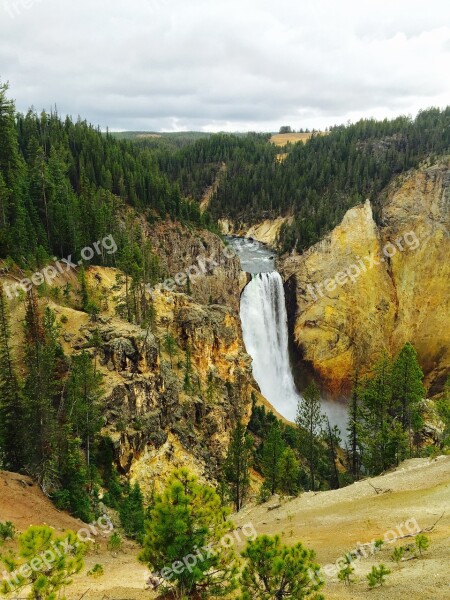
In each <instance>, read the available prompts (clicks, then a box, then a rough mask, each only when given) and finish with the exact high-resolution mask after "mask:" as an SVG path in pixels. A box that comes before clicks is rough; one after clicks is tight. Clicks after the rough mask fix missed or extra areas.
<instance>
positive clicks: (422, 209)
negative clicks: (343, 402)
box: [280, 157, 450, 395]
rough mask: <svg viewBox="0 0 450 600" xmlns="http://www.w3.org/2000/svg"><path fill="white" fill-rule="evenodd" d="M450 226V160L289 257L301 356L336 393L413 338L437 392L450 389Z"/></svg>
mask: <svg viewBox="0 0 450 600" xmlns="http://www.w3.org/2000/svg"><path fill="white" fill-rule="evenodd" d="M375 211H377V214H375V215H374V212H375ZM449 228H450V162H449V158H448V157H446V158H443V159H442V160H440V161H437V162H432V163H430V162H429V163H425V164H423V165H422V166H421V168H420V169H418V170H413V171H411V172H409V173H407V174H405V175H402V176H399V177H398V178H397V179H396V180H394V181H393V182H392V184H391V185H390V186H389V187H388V188H387V190H386V191H385V192H384V194H383V195H382V196H381V197H380V198H378V199H377V200H376V201H375V203H374V204H371V203H370V202H369V201H366V202H365V203H364V204H362V205H359V206H358V207H355V208H353V209H351V210H349V211H348V212H347V213H346V215H345V217H344V219H343V220H342V222H341V223H340V224H339V225H338V226H337V227H336V228H335V229H334V230H333V231H332V232H331V233H330V234H329V235H328V236H326V237H325V238H324V239H323V240H322V241H321V242H319V243H318V244H315V245H314V246H312V247H311V248H309V249H308V250H307V251H306V252H304V253H303V254H300V255H292V256H287V257H285V259H283V260H282V261H280V270H281V272H282V274H283V277H284V279H285V282H286V289H287V297H288V312H289V313H290V321H291V327H292V333H293V337H294V339H295V344H296V347H297V349H298V357H299V360H300V361H302V362H305V363H306V364H308V365H310V367H311V368H312V369H313V370H314V372H315V373H316V374H317V376H318V377H319V378H320V380H321V381H322V382H323V384H324V386H325V387H326V388H327V389H328V390H330V391H331V392H332V393H333V394H335V395H337V394H340V393H345V392H346V391H348V389H349V386H350V382H351V380H352V378H353V374H354V371H355V369H357V368H359V369H360V372H361V373H365V372H367V370H368V369H369V368H370V366H371V365H372V364H373V363H374V362H375V361H376V360H377V358H378V357H379V356H380V354H381V352H382V350H383V349H386V350H387V351H388V352H391V353H396V352H398V350H399V349H400V348H401V346H402V345H403V344H404V343H406V342H407V341H410V342H411V343H413V344H414V346H415V347H416V349H417V352H418V354H419V360H420V363H421V365H422V368H423V370H424V372H425V375H426V378H425V382H426V384H427V385H428V387H429V388H430V393H431V395H433V394H435V393H437V392H439V391H440V390H441V389H442V387H443V385H444V383H445V379H446V377H447V374H448V371H449V368H450V338H449V331H450V322H449V315H450V306H449V301H450V288H449V281H450V273H449V271H448V269H449V262H448V256H449V254H450V238H449ZM402 242H403V243H402ZM372 258H373V260H372Z"/></svg>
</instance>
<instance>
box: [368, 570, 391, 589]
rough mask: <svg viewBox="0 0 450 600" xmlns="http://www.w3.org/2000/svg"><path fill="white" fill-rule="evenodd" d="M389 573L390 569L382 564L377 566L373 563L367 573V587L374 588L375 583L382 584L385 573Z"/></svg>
mask: <svg viewBox="0 0 450 600" xmlns="http://www.w3.org/2000/svg"><path fill="white" fill-rule="evenodd" d="M389 573H390V570H389V569H386V567H385V566H384V565H379V566H378V567H376V566H375V565H374V566H373V567H372V570H371V572H370V573H368V574H367V581H368V583H369V588H374V587H376V586H377V585H379V586H382V585H383V584H384V582H385V578H386V575H389Z"/></svg>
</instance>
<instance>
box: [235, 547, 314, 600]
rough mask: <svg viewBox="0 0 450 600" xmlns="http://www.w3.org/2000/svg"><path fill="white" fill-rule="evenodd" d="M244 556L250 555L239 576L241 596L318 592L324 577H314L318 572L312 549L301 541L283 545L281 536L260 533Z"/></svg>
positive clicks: (263, 599)
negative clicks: (291, 544)
mask: <svg viewBox="0 0 450 600" xmlns="http://www.w3.org/2000/svg"><path fill="white" fill-rule="evenodd" d="M242 556H243V557H244V558H246V559H248V562H247V565H246V566H245V568H244V570H243V572H242V576H241V579H240V584H241V589H242V596H241V600H267V599H269V598H292V599H294V598H295V599H300V598H305V597H307V596H310V595H311V596H312V598H313V599H314V600H319V599H322V600H323V596H322V595H320V594H316V591H317V590H319V589H320V588H321V587H322V585H323V581H321V580H320V579H319V578H317V577H315V578H314V577H311V573H314V574H317V573H318V572H319V565H317V564H315V562H314V558H315V554H314V551H313V550H308V549H307V548H304V547H303V545H302V544H301V543H298V544H295V546H284V545H282V544H281V540H280V537H279V536H275V537H269V536H267V535H261V536H258V537H257V538H256V539H255V540H251V541H249V542H248V544H247V547H246V549H245V550H244V552H243V553H242Z"/></svg>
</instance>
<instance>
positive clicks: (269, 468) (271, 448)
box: [261, 422, 285, 494]
mask: <svg viewBox="0 0 450 600" xmlns="http://www.w3.org/2000/svg"><path fill="white" fill-rule="evenodd" d="M284 449H285V446H284V442H283V439H282V437H281V430H280V427H279V424H278V422H277V423H275V424H274V425H273V426H272V427H271V428H270V430H269V432H268V434H267V438H266V439H265V441H264V444H263V449H262V461H261V462H262V471H263V475H264V477H265V478H266V482H267V485H268V487H269V489H270V492H271V493H272V494H275V492H276V491H277V489H278V487H279V485H280V475H281V471H280V466H281V460H282V457H283V453H284Z"/></svg>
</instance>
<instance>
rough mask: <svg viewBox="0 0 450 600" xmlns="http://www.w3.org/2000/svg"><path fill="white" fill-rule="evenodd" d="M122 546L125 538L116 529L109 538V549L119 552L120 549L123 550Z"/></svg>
mask: <svg viewBox="0 0 450 600" xmlns="http://www.w3.org/2000/svg"><path fill="white" fill-rule="evenodd" d="M122 546H123V540H122V537H121V535H120V534H119V533H117V531H114V532H113V533H112V534H111V536H110V538H109V540H108V550H110V551H111V552H117V551H118V550H121V548H122Z"/></svg>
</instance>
